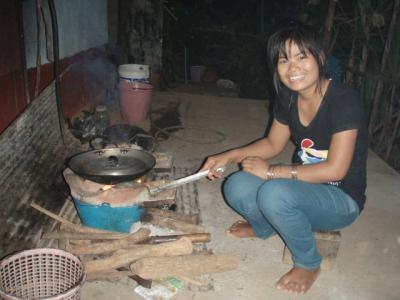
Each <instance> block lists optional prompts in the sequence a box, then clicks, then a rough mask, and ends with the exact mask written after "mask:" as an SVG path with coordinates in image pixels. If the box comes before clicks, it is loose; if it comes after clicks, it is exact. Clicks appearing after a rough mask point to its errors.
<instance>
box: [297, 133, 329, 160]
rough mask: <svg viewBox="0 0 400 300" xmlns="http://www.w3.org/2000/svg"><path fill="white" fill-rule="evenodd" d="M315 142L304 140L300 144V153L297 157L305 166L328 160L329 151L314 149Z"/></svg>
mask: <svg viewBox="0 0 400 300" xmlns="http://www.w3.org/2000/svg"><path fill="white" fill-rule="evenodd" d="M313 146H314V142H313V141H312V140H311V139H303V140H302V141H301V144H300V147H301V149H300V151H299V152H297V155H298V156H299V157H300V159H301V161H302V162H303V164H315V163H319V162H322V161H325V160H326V159H327V158H328V150H318V149H315V148H313Z"/></svg>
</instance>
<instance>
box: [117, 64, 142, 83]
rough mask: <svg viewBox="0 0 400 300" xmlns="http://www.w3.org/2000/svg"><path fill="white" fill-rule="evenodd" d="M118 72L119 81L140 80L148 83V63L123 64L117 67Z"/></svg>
mask: <svg viewBox="0 0 400 300" xmlns="http://www.w3.org/2000/svg"><path fill="white" fill-rule="evenodd" d="M118 74H119V78H120V80H121V81H126V82H135V81H141V82H145V83H149V82H150V81H149V80H150V70H149V66H148V65H136V64H125V65H120V66H119V67H118Z"/></svg>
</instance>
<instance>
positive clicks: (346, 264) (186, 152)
mask: <svg viewBox="0 0 400 300" xmlns="http://www.w3.org/2000/svg"><path fill="white" fill-rule="evenodd" d="M171 103H180V106H179V112H180V116H181V121H182V123H183V125H184V126H185V127H186V128H188V129H187V130H184V131H180V132H179V134H182V136H181V137H185V136H187V137H190V138H191V139H192V141H193V139H194V141H195V142H196V141H199V142H202V143H203V144H194V143H188V142H184V141H182V140H179V139H175V138H170V139H168V140H165V141H163V142H161V143H160V149H161V150H163V151H165V152H168V153H170V154H172V155H173V156H174V158H175V162H174V165H175V166H178V167H186V168H189V169H193V170H195V169H197V168H198V167H200V165H201V162H202V160H203V159H204V157H205V156H207V155H210V154H214V153H218V152H221V151H223V150H226V149H228V148H232V147H235V146H239V145H243V144H246V143H248V142H249V141H252V140H254V139H256V138H258V137H260V136H262V135H263V133H264V131H265V127H266V123H267V115H268V113H267V107H266V102H265V101H259V100H245V99H237V98H226V97H216V96H206V95H194V94H185V93H173V92H168V93H158V94H156V95H155V97H154V101H153V109H155V108H160V107H163V106H168V105H170V104H171ZM194 127H195V128H194ZM190 128H192V129H190ZM199 128H201V130H199ZM210 128H211V129H210ZM212 130H218V131H219V132H222V133H223V134H224V135H225V140H224V141H222V142H220V143H217V144H204V143H206V142H212V141H213V140H218V139H219V137H220V136H219V135H217V134H216V133H215V132H213V131H212ZM292 150H293V148H292V147H288V149H287V150H286V151H285V153H283V154H282V155H281V157H280V158H279V159H277V161H289V157H290V155H291V153H292ZM236 168H237V167H236V166H230V167H229V168H228V170H227V172H226V173H230V172H233V171H234V170H235V169H236ZM221 183H222V181H213V182H210V181H207V180H205V179H204V180H202V181H199V182H198V183H197V184H196V185H197V190H198V193H199V206H200V212H201V217H202V224H203V225H204V227H205V228H206V229H207V230H208V231H209V232H210V233H211V234H212V242H211V243H209V244H208V248H209V249H212V250H213V251H214V252H215V253H231V254H236V255H238V256H239V257H240V266H239V268H238V269H237V270H234V271H231V272H227V273H221V274H215V275H212V276H206V277H205V278H204V279H206V280H208V281H209V285H208V286H206V287H205V288H202V289H199V288H197V287H193V286H189V287H187V288H185V289H184V290H183V291H180V292H179V293H178V294H177V295H175V297H174V298H173V299H177V300H183V299H196V300H201V299H204V300H205V299H207V300H209V299H230V300H242V299H276V300H279V299H319V300H323V299H335V300H337V299H339V300H342V299H343V300H344V299H352V300H353V299H363V300H366V299H371V300H376V299H400V272H399V270H400V232H399V230H400V184H399V183H400V175H399V174H398V173H397V172H396V171H394V170H393V169H392V168H390V167H389V166H388V165H387V164H386V163H384V162H383V161H382V160H381V159H380V158H378V157H377V156H376V155H375V154H374V153H372V152H370V155H369V159H368V190H367V197H368V199H367V204H366V207H365V210H364V211H363V213H362V215H361V216H360V218H359V219H358V220H357V221H356V223H354V224H353V225H352V226H350V227H349V228H346V229H344V230H342V240H341V246H340V250H339V256H338V259H337V265H336V267H335V268H334V269H333V270H330V271H323V272H322V273H321V275H320V277H319V278H318V279H317V281H316V282H315V284H314V286H313V287H312V288H311V290H310V291H309V292H308V293H307V294H306V295H300V296H296V295H291V294H287V293H285V292H281V291H278V290H276V289H275V288H274V284H275V282H276V281H277V280H278V279H279V278H280V276H281V275H282V274H284V273H285V272H287V271H288V270H289V269H290V266H288V265H285V264H283V263H282V251H283V246H284V245H283V243H282V241H281V240H280V239H279V238H278V237H273V238H270V239H267V240H260V239H255V238H254V239H238V238H234V237H230V236H227V235H226V234H225V232H224V231H225V229H226V228H227V227H229V226H230V225H231V224H232V223H233V222H234V221H236V220H237V219H238V218H239V216H238V215H237V214H236V213H235V212H234V211H232V210H231V209H230V208H229V207H228V206H227V204H226V203H225V202H224V200H223V198H222V195H221ZM135 286H136V284H135V283H134V282H133V281H131V280H127V279H123V280H120V281H118V282H112V283H111V282H91V283H86V284H85V286H84V288H83V295H82V299H96V300H103V299H104V300H106V299H107V300H109V299H126V300H130V299H132V300H134V299H142V298H141V297H140V296H138V295H137V294H136V293H135V292H134V288H135Z"/></svg>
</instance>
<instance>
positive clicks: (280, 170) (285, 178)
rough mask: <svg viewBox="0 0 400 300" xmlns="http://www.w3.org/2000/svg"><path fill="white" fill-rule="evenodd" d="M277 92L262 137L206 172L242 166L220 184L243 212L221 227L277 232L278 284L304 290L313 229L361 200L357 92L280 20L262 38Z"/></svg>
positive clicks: (362, 128)
mask: <svg viewBox="0 0 400 300" xmlns="http://www.w3.org/2000/svg"><path fill="white" fill-rule="evenodd" d="M268 54H269V62H270V64H271V66H272V69H273V78H274V86H275V89H276V92H277V95H278V99H277V102H276V104H275V107H274V119H273V122H272V126H271V129H270V132H269V134H268V136H267V137H266V138H262V139H260V140H257V141H255V142H253V143H251V144H249V145H247V146H244V147H239V148H235V149H233V150H229V151H227V152H224V153H221V154H218V155H214V156H211V157H209V158H207V160H206V162H205V163H204V165H203V167H202V170H207V169H209V170H210V172H209V175H208V176H209V178H210V179H214V178H217V177H220V176H221V174H219V173H218V172H217V171H216V170H217V169H218V168H219V167H221V166H223V165H226V164H228V163H231V162H234V163H240V164H241V166H242V171H239V172H237V173H234V174H233V175H231V176H230V177H229V178H228V179H227V180H226V182H225V184H224V195H225V198H226V200H227V202H228V203H229V204H230V206H231V207H232V208H233V209H235V210H236V211H237V212H238V213H239V214H240V215H242V216H243V218H244V219H245V221H238V222H236V223H235V224H233V225H232V226H231V227H230V229H229V230H228V232H229V233H231V234H232V235H235V236H238V237H260V238H268V237H269V236H271V235H273V234H279V235H280V237H281V238H282V239H283V240H284V242H285V243H286V245H287V246H288V248H289V249H290V251H291V253H292V256H293V260H294V266H293V268H292V269H291V270H290V271H289V272H288V273H287V274H285V275H284V276H283V277H282V278H281V279H280V280H279V281H278V282H277V284H276V287H277V288H278V289H282V290H285V291H288V292H291V293H305V292H306V291H307V290H308V289H309V288H310V287H311V285H312V284H313V282H314V281H315V279H316V278H317V276H318V274H319V271H320V263H321V260H322V257H321V255H320V254H319V253H318V250H317V248H316V241H315V238H314V234H313V231H317V230H321V231H331V230H339V229H341V228H343V227H345V226H348V225H350V224H351V223H353V222H354V221H355V219H356V218H357V217H358V215H359V213H360V212H361V210H362V209H363V207H364V203H365V188H366V158H367V133H366V124H365V117H364V112H363V104H362V101H361V100H360V97H359V96H358V94H357V93H356V92H355V91H354V90H352V89H351V88H348V87H346V86H344V85H342V84H340V83H338V82H335V81H332V80H330V79H329V78H326V77H325V59H326V54H325V53H324V51H323V50H322V48H321V46H320V45H319V43H318V41H317V39H316V38H315V37H314V36H313V34H312V33H311V32H309V31H307V30H305V29H304V28H300V27H291V28H285V29H282V30H280V31H278V32H276V33H275V34H274V35H272V36H271V37H270V39H269V41H268ZM290 139H291V140H292V142H293V143H294V144H295V146H296V148H297V153H296V158H295V159H294V163H293V164H291V165H282V164H278V165H273V164H270V162H269V160H270V159H271V158H273V157H275V156H276V155H278V154H279V153H281V152H282V150H283V149H284V148H285V146H286V144H287V143H288V142H289V140H290Z"/></svg>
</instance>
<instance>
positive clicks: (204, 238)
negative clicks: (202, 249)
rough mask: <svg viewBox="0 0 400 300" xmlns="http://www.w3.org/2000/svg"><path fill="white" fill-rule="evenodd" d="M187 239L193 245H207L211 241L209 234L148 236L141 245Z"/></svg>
mask: <svg viewBox="0 0 400 300" xmlns="http://www.w3.org/2000/svg"><path fill="white" fill-rule="evenodd" d="M183 237H187V238H188V239H189V240H190V241H191V242H192V243H193V244H197V243H208V242H210V241H211V234H210V233H208V232H205V233H192V234H173V235H155V236H150V237H149V238H148V239H147V240H145V241H143V244H160V243H165V242H171V241H176V240H179V239H180V238H183Z"/></svg>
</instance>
